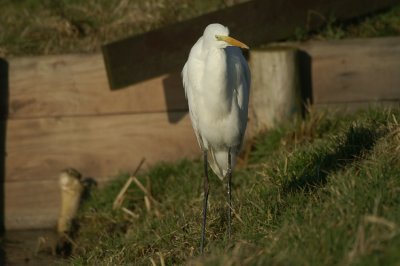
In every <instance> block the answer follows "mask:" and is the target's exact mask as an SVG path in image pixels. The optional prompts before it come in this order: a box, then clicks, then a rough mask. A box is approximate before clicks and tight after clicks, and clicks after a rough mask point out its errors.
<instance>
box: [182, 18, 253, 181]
mask: <svg viewBox="0 0 400 266" xmlns="http://www.w3.org/2000/svg"><path fill="white" fill-rule="evenodd" d="M228 36H229V30H228V28H227V27H225V26H223V25H221V24H210V25H208V26H207V27H206V29H205V31H204V34H203V36H202V37H200V38H199V40H198V41H197V42H196V44H195V45H194V46H193V47H192V49H191V51H190V54H189V58H188V60H187V62H186V64H185V66H184V68H183V70H182V78H183V85H184V87H185V93H186V98H187V100H188V103H189V111H190V118H191V121H192V125H193V129H194V131H195V133H196V137H197V140H198V142H199V145H200V147H201V149H202V150H203V151H207V152H208V156H207V157H208V162H209V164H210V166H211V168H212V170H213V171H214V172H215V173H216V174H217V175H218V176H219V177H220V178H221V179H223V178H224V177H225V175H226V173H227V169H228V152H229V149H230V151H231V158H232V163H231V167H232V168H233V166H234V165H235V157H236V155H237V153H238V152H239V150H240V147H241V144H242V140H243V136H244V133H245V130H246V125H247V111H248V101H249V89H250V72H249V67H248V64H247V62H246V60H245V58H244V57H243V55H242V51H241V50H240V48H238V47H241V48H247V49H248V47H247V46H246V45H245V44H243V43H241V42H239V41H237V40H235V39H233V38H231V37H228Z"/></svg>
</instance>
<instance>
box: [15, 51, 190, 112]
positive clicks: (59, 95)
mask: <svg viewBox="0 0 400 266" xmlns="http://www.w3.org/2000/svg"><path fill="white" fill-rule="evenodd" d="M8 64H9V79H8V80H9V84H8V87H9V103H8V116H9V117H10V118H28V117H50V116H51V117H57V116H82V115H101V114H123V113H138V112H160V111H182V110H186V109H187V103H186V99H185V95H184V91H183V87H182V82H181V79H180V74H179V73H177V74H171V75H162V76H158V77H153V78H152V79H149V80H146V81H143V82H141V83H138V84H135V85H133V86H130V87H129V88H128V89H126V90H121V91H110V90H109V88H108V82H107V76H106V72H105V68H104V63H103V59H102V56H101V55H100V54H94V55H55V56H36V57H25V58H11V59H9V60H8Z"/></svg>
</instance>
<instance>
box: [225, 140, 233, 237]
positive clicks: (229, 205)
mask: <svg viewBox="0 0 400 266" xmlns="http://www.w3.org/2000/svg"><path fill="white" fill-rule="evenodd" d="M226 174H227V177H228V238H229V239H231V232H232V228H231V224H232V222H231V220H232V194H231V184H232V160H231V149H230V148H229V150H228V172H227V173H226Z"/></svg>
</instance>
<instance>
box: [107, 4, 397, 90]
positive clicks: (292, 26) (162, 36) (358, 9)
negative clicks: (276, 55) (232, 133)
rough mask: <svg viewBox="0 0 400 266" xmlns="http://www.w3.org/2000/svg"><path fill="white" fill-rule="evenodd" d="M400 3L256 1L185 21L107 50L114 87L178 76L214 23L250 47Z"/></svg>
mask: <svg viewBox="0 0 400 266" xmlns="http://www.w3.org/2000/svg"><path fill="white" fill-rule="evenodd" d="M396 3H400V1H399V0H370V1H368V4H365V1H363V0H351V1H349V0H330V1H327V0H303V1H298V0H279V1H278V0H254V1H249V2H246V3H243V4H238V5H235V6H233V7H231V8H226V9H223V10H220V11H216V12H213V13H209V14H206V15H203V16H200V17H197V18H194V19H191V20H187V21H183V22H180V23H177V24H174V25H170V26H167V27H164V28H161V29H157V30H154V31H151V32H148V33H145V34H142V35H138V36H133V37H130V38H127V39H125V40H120V41H117V42H114V43H111V44H108V45H106V46H104V47H103V54H104V59H105V62H106V67H107V74H108V77H109V81H110V86H111V88H121V87H125V86H128V85H130V84H132V83H135V82H140V81H142V80H146V79H148V78H152V77H154V76H159V75H162V74H165V73H171V72H177V71H180V70H181V69H182V66H183V64H184V62H185V60H186V58H187V56H188V54H189V51H190V48H191V46H192V45H193V44H194V43H195V42H196V40H197V39H198V38H199V36H201V34H202V33H203V31H204V28H205V27H206V26H207V25H208V24H210V23H216V22H219V23H222V24H224V25H226V26H228V27H229V28H230V30H231V34H232V35H233V36H235V37H237V38H239V40H242V41H244V42H245V43H246V44H248V45H250V47H256V46H258V45H260V44H265V43H268V42H271V41H278V40H281V39H284V38H288V37H290V36H293V34H294V32H295V31H296V29H307V30H312V29H316V28H318V27H320V26H322V25H323V24H325V23H326V21H327V20H328V18H330V17H332V16H334V17H335V18H336V19H338V20H346V19H350V18H354V17H356V16H362V15H366V14H368V13H371V12H373V11H377V10H379V9H383V8H387V7H390V6H392V5H394V4H396Z"/></svg>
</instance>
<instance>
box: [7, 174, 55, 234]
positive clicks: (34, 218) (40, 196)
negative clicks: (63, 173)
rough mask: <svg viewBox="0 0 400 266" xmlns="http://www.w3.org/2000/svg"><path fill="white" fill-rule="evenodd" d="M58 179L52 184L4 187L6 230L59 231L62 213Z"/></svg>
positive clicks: (53, 180)
mask: <svg viewBox="0 0 400 266" xmlns="http://www.w3.org/2000/svg"><path fill="white" fill-rule="evenodd" d="M60 199H61V198H60V189H59V185H58V176H57V175H55V176H54V178H53V179H49V180H29V181H24V182H6V183H5V227H6V230H14V229H28V228H29V229H39V228H54V230H55V229H56V223H57V217H58V215H59V209H60Z"/></svg>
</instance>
